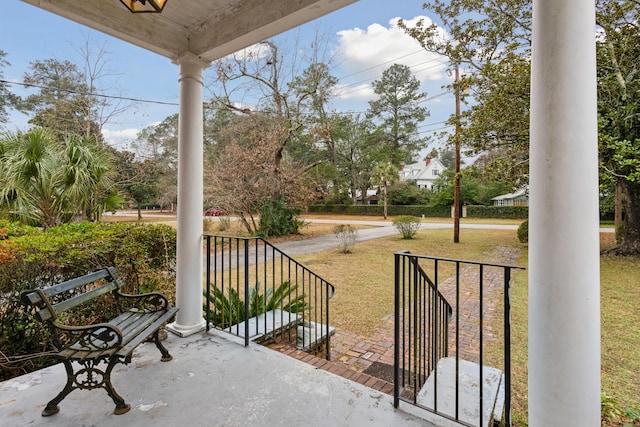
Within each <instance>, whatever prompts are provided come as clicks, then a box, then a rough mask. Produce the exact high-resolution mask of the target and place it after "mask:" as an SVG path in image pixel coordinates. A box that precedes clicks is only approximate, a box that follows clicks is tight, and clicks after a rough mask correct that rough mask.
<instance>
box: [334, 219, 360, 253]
mask: <svg viewBox="0 0 640 427" xmlns="http://www.w3.org/2000/svg"><path fill="white" fill-rule="evenodd" d="M333 234H335V235H336V237H337V238H338V248H339V249H340V252H342V253H343V254H350V253H351V252H352V250H353V246H354V245H355V244H356V235H357V234H358V231H357V230H356V229H355V228H353V227H352V226H350V225H349V224H338V225H336V226H335V227H333Z"/></svg>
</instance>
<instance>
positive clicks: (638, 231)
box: [615, 180, 640, 255]
mask: <svg viewBox="0 0 640 427" xmlns="http://www.w3.org/2000/svg"><path fill="white" fill-rule="evenodd" d="M621 183H622V191H623V193H624V201H625V208H626V209H625V211H624V212H625V218H624V230H623V232H622V242H620V246H618V247H617V248H616V250H615V252H616V253H617V254H619V255H638V254H640V182H632V181H628V180H622V181H621Z"/></svg>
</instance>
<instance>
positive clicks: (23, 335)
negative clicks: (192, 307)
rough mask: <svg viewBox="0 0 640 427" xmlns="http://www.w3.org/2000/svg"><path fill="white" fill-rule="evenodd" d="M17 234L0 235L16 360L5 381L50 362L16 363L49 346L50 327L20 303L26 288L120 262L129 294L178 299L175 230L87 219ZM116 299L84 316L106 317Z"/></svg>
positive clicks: (2, 283)
mask: <svg viewBox="0 0 640 427" xmlns="http://www.w3.org/2000/svg"><path fill="white" fill-rule="evenodd" d="M1 227H3V226H0V228H1ZM13 236H14V237H11V238H5V239H4V240H1V239H0V348H2V351H3V353H4V354H5V355H6V356H8V357H9V358H10V359H11V360H12V363H10V364H8V365H6V364H3V365H2V367H1V368H0V380H5V379H7V378H11V377H13V376H15V375H20V374H23V373H26V372H29V371H31V370H34V369H39V368H41V367H43V366H45V365H47V364H50V363H51V360H50V359H43V358H37V359H36V358H30V359H24V358H21V361H20V362H18V361H16V360H17V358H20V356H21V355H27V354H38V353H44V352H47V351H48V350H50V346H49V343H50V340H51V337H50V335H49V334H48V332H47V330H46V328H44V327H43V326H42V325H41V324H40V323H38V322H37V321H35V319H34V318H33V313H32V312H29V311H27V310H26V309H25V307H24V306H23V305H22V304H21V302H20V294H21V293H22V292H23V291H25V290H31V289H36V288H43V287H46V286H50V285H53V284H55V283H59V282H62V281H65V280H68V279H71V278H74V277H77V276H81V275H83V274H86V273H88V272H91V271H94V270H96V269H99V268H102V267H107V266H115V267H116V268H117V269H118V272H119V276H120V278H121V279H122V281H123V282H124V284H125V286H124V287H123V291H124V292H127V293H140V292H151V291H159V292H162V293H164V294H165V295H167V297H169V299H171V300H172V301H173V300H174V299H175V257H176V252H175V251H176V232H175V230H174V229H173V228H171V227H169V226H167V225H144V224H130V223H128V224H125V223H114V224H100V223H88V222H84V223H73V224H66V225H61V226H57V227H52V228H50V229H47V230H46V231H43V230H40V229H37V228H31V227H29V228H26V227H25V228H23V229H22V231H21V232H19V233H15V234H13ZM112 303H113V302H112V301H111V302H109V301H108V300H105V301H103V302H100V303H99V304H100V305H98V306H93V307H89V308H87V309H86V310H83V311H82V313H81V314H80V315H82V316H84V318H86V319H92V320H93V319H95V320H98V321H101V320H102V318H104V317H105V313H107V312H108V311H109V310H112V309H113V308H114V307H113V305H112ZM110 304H111V305H110ZM75 320H78V319H75ZM70 321H74V319H70ZM75 323H80V322H77V321H76V322H75Z"/></svg>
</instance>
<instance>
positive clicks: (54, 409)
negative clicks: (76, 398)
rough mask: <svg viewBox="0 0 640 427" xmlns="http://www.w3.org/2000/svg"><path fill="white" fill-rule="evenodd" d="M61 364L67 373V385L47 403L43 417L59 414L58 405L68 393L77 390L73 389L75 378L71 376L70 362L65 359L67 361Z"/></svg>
mask: <svg viewBox="0 0 640 427" xmlns="http://www.w3.org/2000/svg"><path fill="white" fill-rule="evenodd" d="M62 363H64V369H65V370H66V371H67V384H66V385H65V386H64V388H63V389H62V391H61V392H60V393H58V395H57V396H56V397H54V398H53V399H51V400H50V401H49V403H47V406H46V407H45V408H44V409H43V410H42V416H43V417H49V416H51V415H55V414H57V413H58V412H60V407H58V403H60V402H62V399H64V398H65V397H67V395H68V394H69V393H71V392H72V391H73V390H75V389H76V388H78V387H74V385H73V384H74V383H75V378H76V377H75V375H74V374H73V366H72V365H71V361H70V360H68V359H67V360H63V361H62Z"/></svg>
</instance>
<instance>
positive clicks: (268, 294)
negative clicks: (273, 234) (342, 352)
mask: <svg viewBox="0 0 640 427" xmlns="http://www.w3.org/2000/svg"><path fill="white" fill-rule="evenodd" d="M204 239H205V245H206V252H205V254H206V267H205V270H206V275H205V277H206V288H205V291H204V293H205V306H204V311H205V318H206V319H207V329H209V328H210V327H214V328H217V329H220V330H224V331H226V332H229V333H231V334H234V335H236V336H239V337H241V338H243V339H244V345H245V346H247V345H249V342H250V341H252V340H264V339H267V338H272V339H278V340H284V341H287V342H289V343H291V344H293V345H295V346H296V347H297V348H298V349H301V350H304V351H310V352H312V351H313V352H316V353H318V352H321V351H322V352H323V353H324V355H325V357H326V359H327V360H329V358H330V350H331V349H330V339H331V335H332V334H333V332H334V329H333V328H332V327H331V326H330V325H329V300H330V299H331V297H332V296H333V294H334V292H335V289H334V287H333V285H331V284H330V283H329V282H327V281H326V280H324V279H323V278H321V277H320V276H318V275H317V274H315V273H313V272H312V271H311V270H309V269H308V268H306V267H305V266H303V265H302V264H300V263H299V262H297V261H295V260H294V259H292V258H291V257H289V256H288V255H286V254H285V253H284V252H282V251H281V250H279V249H278V248H276V247H275V246H273V245H271V244H270V243H269V242H267V241H265V240H264V239H262V238H259V237H250V238H245V237H231V236H214V235H205V236H204Z"/></svg>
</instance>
